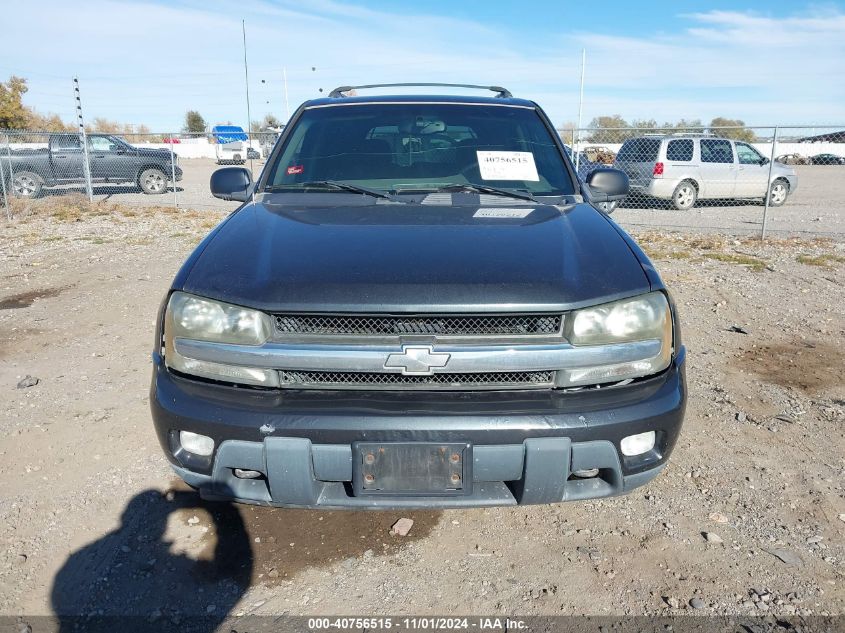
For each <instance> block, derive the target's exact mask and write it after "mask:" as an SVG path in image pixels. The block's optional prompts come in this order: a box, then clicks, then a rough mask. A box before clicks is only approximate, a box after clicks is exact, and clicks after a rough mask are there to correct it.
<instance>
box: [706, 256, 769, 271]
mask: <svg viewBox="0 0 845 633" xmlns="http://www.w3.org/2000/svg"><path fill="white" fill-rule="evenodd" d="M702 256H703V257H705V258H706V259H714V260H716V261H719V262H724V263H726V264H737V265H739V266H748V268H749V269H750V270H752V271H754V272H755V273H759V272H761V271H763V270H765V268H766V262H765V261H763V260H762V259H757V258H756V257H750V256H749V255H737V254H734V253H703V254H702Z"/></svg>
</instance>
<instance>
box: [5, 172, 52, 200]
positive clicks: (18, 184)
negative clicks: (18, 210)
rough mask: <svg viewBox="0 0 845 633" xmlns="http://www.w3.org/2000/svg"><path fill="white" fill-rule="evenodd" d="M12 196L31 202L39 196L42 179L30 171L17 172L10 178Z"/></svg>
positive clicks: (42, 184) (42, 183)
mask: <svg viewBox="0 0 845 633" xmlns="http://www.w3.org/2000/svg"><path fill="white" fill-rule="evenodd" d="M11 185H12V194H13V195H14V196H15V197H16V198H26V199H29V200H31V199H32V198H37V197H38V196H40V195H41V188H42V187H43V186H44V179H43V178H41V176H39V175H38V174H36V173H33V172H31V171H19V172H17V173H16V174H15V175H14V176H13V177H12V183H11Z"/></svg>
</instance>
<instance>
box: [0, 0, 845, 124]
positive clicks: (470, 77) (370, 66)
mask: <svg viewBox="0 0 845 633" xmlns="http://www.w3.org/2000/svg"><path fill="white" fill-rule="evenodd" d="M37 7H38V8H37V9H35V21H37V23H38V24H39V29H38V31H39V33H38V45H37V46H34V45H33V44H32V41H31V38H30V34H28V33H27V32H25V30H22V29H18V30H17V31H7V32H6V33H5V34H4V37H5V39H6V42H5V46H4V49H5V51H6V52H7V53H11V54H10V55H6V56H5V58H4V59H3V60H0V70H2V71H3V72H6V73H11V72H15V73H17V74H20V75H23V76H26V77H29V78H30V84H31V88H32V89H31V92H30V94H29V95H28V102H29V103H30V104H32V105H34V106H36V107H37V108H39V109H41V110H44V111H58V112H59V113H61V114H63V115H64V116H65V117H66V118H70V117H71V116H72V114H73V103H72V99H71V94H70V77H71V76H72V75H74V74H78V75H79V77H80V80H81V81H82V86H83V99H84V105H85V107H86V112H87V115H88V117H89V118H91V117H94V116H105V117H109V118H113V119H120V120H124V121H132V122H136V123H147V124H148V125H152V126H154V127H158V128H164V127H169V128H172V127H177V126H178V125H180V124H181V119H182V115H183V113H184V111H185V110H187V109H189V108H196V109H199V110H200V111H201V112H202V113H203V114H204V115H205V116H206V117H207V118H208V119H209V120H211V121H217V120H226V119H231V120H233V121H237V122H241V123H243V122H244V120H245V118H246V106H245V104H244V96H243V95H244V80H243V66H242V63H243V51H242V48H241V46H242V41H241V30H240V19H241V17H244V18H245V19H246V21H247V36H248V49H249V58H250V79H251V81H250V84H251V98H252V116H253V118H260V117H261V116H263V114H264V113H265V112H268V111H273V112H275V113H276V114H283V113H284V102H283V101H284V100H283V96H282V82H281V76H282V68H283V67H285V68H287V70H288V78H289V88H290V102H291V105H292V106H295V105H296V104H298V103H300V102H301V101H302V100H304V99H307V98H312V97H314V96H317V95H318V92H317V89H318V88H324V89H326V90H328V89H331V88H333V87H335V86H336V85H342V84H348V83H381V82H402V81H411V80H417V81H446V82H467V81H469V82H473V83H476V82H478V83H490V84H501V85H505V86H507V87H509V88H511V89H512V90H513V91H514V93H515V94H518V95H521V96H526V97H528V98H532V99H535V100H537V101H538V102H539V103H540V104H541V105H543V106H544V108H545V109H546V110H547V111H548V112H549V114H550V116H551V117H552V119H553V121H555V122H556V123H562V122H563V121H567V120H573V119H574V118H575V116H576V114H577V97H578V77H579V72H580V70H579V62H580V50H581V48H582V47H585V48H586V49H587V83H586V90H585V110H584V114H585V116H584V120H585V122H588V121H589V120H590V119H591V118H592V117H593V116H596V115H599V114H613V113H619V114H622V115H623V116H625V117H626V118H629V119H634V118H655V119H658V120H661V121H662V120H674V119H678V118H681V117H683V118H701V119H705V120H706V119H709V118H712V117H713V116H717V115H724V116H731V117H739V118H744V119H745V120H746V121H747V122H751V123H758V124H764V123H772V122H783V121H790V122H808V123H818V122H831V123H833V122H845V105H843V104H845V64H843V59H845V14H844V13H842V12H841V11H838V10H834V9H826V10H815V11H810V10H805V11H803V12H802V14H801V15H796V16H789V15H777V16H767V15H760V14H751V13H743V12H735V11H709V12H704V13H694V14H690V15H685V16H682V21H683V22H684V23H685V25H686V28H684V29H683V30H678V31H677V32H675V33H666V32H658V29H659V28H660V27H661V25H655V33H657V34H652V33H644V34H637V35H631V36H627V37H620V36H612V35H607V34H604V33H601V32H598V31H595V32H585V31H575V32H567V31H564V30H562V31H561V32H560V34H559V35H557V36H555V37H551V38H548V37H547V38H545V40H544V39H543V38H537V37H533V38H528V37H526V34H525V33H514V32H511V31H509V30H508V29H507V27H494V26H491V25H488V24H485V23H483V22H480V21H471V20H462V19H457V18H451V17H448V16H445V17H444V16H441V15H427V14H425V13H424V12H423V9H422V8H421V7H420V8H419V9H418V10H416V12H415V14H409V13H405V12H404V9H403V13H401V14H399V12H398V11H399V10H398V9H397V12H396V13H388V12H383V11H375V10H372V9H370V8H365V7H361V6H357V5H349V4H343V3H341V2H339V1H338V0H311V1H310V2H308V3H293V2H291V1H290V0H283V1H280V2H270V1H269V0H245V1H244V2H240V3H239V4H238V5H237V8H236V9H234V10H233V9H232V5H231V4H230V3H224V2H222V1H221V0H213V1H211V2H201V1H200V0H189V1H188V2H183V3H181V4H179V5H176V4H158V3H156V2H153V1H151V0H146V1H144V0H129V1H128V2H119V3H118V2H113V1H111V0H93V1H91V2H85V3H73V4H68V3H65V2H61V1H60V0H44V1H43V2H40V3H38V5H37ZM312 66H315V67H316V68H317V71H316V72H312V71H311V67H312ZM262 79H264V80H265V82H266V83H264V84H262V83H261V80H262ZM268 102H269V103H268Z"/></svg>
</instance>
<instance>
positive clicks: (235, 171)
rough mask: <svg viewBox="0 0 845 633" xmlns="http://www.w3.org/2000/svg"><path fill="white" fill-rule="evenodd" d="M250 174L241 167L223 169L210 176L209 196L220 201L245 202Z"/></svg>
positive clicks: (250, 184)
mask: <svg viewBox="0 0 845 633" xmlns="http://www.w3.org/2000/svg"><path fill="white" fill-rule="evenodd" d="M250 187H252V174H250V173H249V170H248V169H244V168H243V167H224V168H223V169H218V170H217V171H215V172H214V173H213V174H211V195H212V196H214V197H215V198H220V199H221V200H237V201H238V202H246V200H247V198H248V197H249V189H250Z"/></svg>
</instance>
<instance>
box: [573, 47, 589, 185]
mask: <svg viewBox="0 0 845 633" xmlns="http://www.w3.org/2000/svg"><path fill="white" fill-rule="evenodd" d="M586 66H587V49H586V48H582V49H581V93H580V95H579V97H578V141H577V143H576V145H575V148H574V151H575V171H576V172H577V171H578V163H579V161H580V157H581V152H580V149H581V113H582V112H583V110H584V69H585V68H586Z"/></svg>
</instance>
